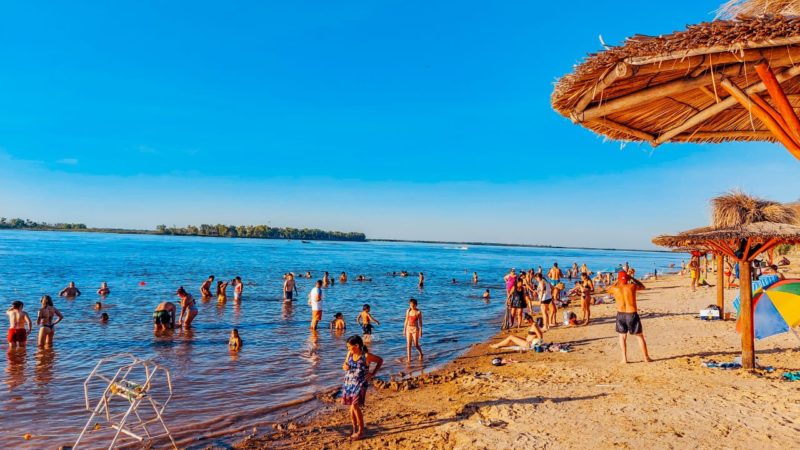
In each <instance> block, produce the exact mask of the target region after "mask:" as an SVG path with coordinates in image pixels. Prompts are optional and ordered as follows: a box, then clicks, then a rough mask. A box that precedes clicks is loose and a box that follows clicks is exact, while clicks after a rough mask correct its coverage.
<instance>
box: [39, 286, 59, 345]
mask: <svg viewBox="0 0 800 450" xmlns="http://www.w3.org/2000/svg"><path fill="white" fill-rule="evenodd" d="M54 317H57V318H58V319H57V320H56V321H55V322H54V321H53V318H54ZM62 320H64V316H63V315H62V314H61V311H59V310H58V309H56V307H55V306H53V299H52V298H50V296H49V295H45V296H42V307H41V309H39V315H38V316H37V317H36V324H37V325H39V327H40V328H39V342H38V344H39V347H51V346H52V345H53V336H54V335H55V333H56V330H55V326H56V324H58V323H59V322H61V321H62Z"/></svg>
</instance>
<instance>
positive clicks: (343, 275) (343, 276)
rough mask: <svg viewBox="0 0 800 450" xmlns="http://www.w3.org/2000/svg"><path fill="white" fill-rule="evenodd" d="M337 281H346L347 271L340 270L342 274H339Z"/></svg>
mask: <svg viewBox="0 0 800 450" xmlns="http://www.w3.org/2000/svg"><path fill="white" fill-rule="evenodd" d="M339 283H347V273H345V272H342V274H341V275H339Z"/></svg>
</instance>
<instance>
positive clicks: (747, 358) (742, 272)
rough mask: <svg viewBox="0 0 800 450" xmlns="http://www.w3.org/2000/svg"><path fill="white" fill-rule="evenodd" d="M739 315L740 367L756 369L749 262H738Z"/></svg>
mask: <svg viewBox="0 0 800 450" xmlns="http://www.w3.org/2000/svg"><path fill="white" fill-rule="evenodd" d="M739 301H740V303H741V304H740V305H739V314H741V321H742V322H741V324H742V327H741V330H742V367H744V368H745V369H748V370H753V369H755V368H756V357H755V350H754V347H755V343H754V333H753V280H752V276H751V270H750V261H747V260H739Z"/></svg>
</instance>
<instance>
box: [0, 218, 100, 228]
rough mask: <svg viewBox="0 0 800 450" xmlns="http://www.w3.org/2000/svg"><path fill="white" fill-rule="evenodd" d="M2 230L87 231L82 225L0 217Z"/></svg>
mask: <svg viewBox="0 0 800 450" xmlns="http://www.w3.org/2000/svg"><path fill="white" fill-rule="evenodd" d="M0 228H6V229H9V228H13V229H22V230H86V229H87V228H86V225H85V224H82V223H47V222H34V221H32V220H30V219H17V218H13V219H6V218H5V217H0Z"/></svg>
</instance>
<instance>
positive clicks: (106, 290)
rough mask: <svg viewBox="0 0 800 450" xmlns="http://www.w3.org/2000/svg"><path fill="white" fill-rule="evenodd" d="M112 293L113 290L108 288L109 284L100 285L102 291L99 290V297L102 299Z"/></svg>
mask: <svg viewBox="0 0 800 450" xmlns="http://www.w3.org/2000/svg"><path fill="white" fill-rule="evenodd" d="M110 293H111V289H109V288H108V283H106V282H105V281H103V282H102V283H100V289H98V290H97V295H99V296H100V297H103V298H105V297H107V296H108V294H110Z"/></svg>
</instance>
